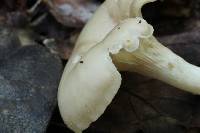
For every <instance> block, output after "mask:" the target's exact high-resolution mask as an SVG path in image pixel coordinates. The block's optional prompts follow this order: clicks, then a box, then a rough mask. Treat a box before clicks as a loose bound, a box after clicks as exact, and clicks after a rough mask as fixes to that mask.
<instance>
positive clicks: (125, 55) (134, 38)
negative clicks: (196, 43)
mask: <svg viewBox="0 0 200 133" xmlns="http://www.w3.org/2000/svg"><path fill="white" fill-rule="evenodd" d="M153 1H155V0H106V1H105V2H104V3H103V4H102V5H101V6H100V7H99V9H98V10H97V11H96V12H95V14H94V16H93V17H92V19H91V20H90V21H89V22H88V23H87V25H86V26H85V27H84V29H83V31H82V32H81V34H80V36H79V39H78V41H77V43H76V46H75V48H74V51H73V53H72V55H71V57H70V59H69V61H68V63H67V65H66V67H65V70H64V73H63V76H62V79H61V82H60V86H59V90H58V105H59V109H60V113H61V116H62V118H63V120H64V122H65V123H66V124H67V126H68V127H69V128H70V129H72V130H73V131H74V132H76V133H81V132H82V131H83V130H85V129H86V128H88V127H89V125H90V124H91V123H92V122H94V121H96V120H97V119H98V118H99V117H100V116H101V115H102V114H103V112H104V111H105V109H106V107H107V106H108V105H109V104H110V103H111V101H112V99H113V98H114V96H115V94H116V93H117V91H118V89H119V88H120V84H121V75H120V73H119V72H118V70H121V71H131V72H137V73H140V74H143V75H146V76H149V77H152V78H155V79H158V80H162V81H163V82H166V83H168V84H171V85H173V86H175V87H177V88H180V89H182V90H186V91H189V92H191V93H193V94H200V84H199V81H200V69H199V67H197V66H194V65H191V64H189V63H187V62H186V61H185V60H184V59H182V58H181V57H179V56H178V55H176V54H174V53H173V52H172V51H171V50H169V49H168V48H166V47H164V46H163V45H162V44H161V43H159V42H158V41H157V40H156V38H155V37H153V35H152V34H153V27H152V26H151V25H149V24H148V23H147V22H146V21H145V20H144V19H143V18H141V17H142V16H141V8H142V6H143V5H144V4H145V3H148V2H153Z"/></svg>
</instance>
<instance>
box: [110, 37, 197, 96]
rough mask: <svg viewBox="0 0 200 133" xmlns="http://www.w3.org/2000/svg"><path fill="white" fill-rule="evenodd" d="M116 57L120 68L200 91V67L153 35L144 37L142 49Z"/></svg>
mask: <svg viewBox="0 0 200 133" xmlns="http://www.w3.org/2000/svg"><path fill="white" fill-rule="evenodd" d="M113 60H114V62H115V64H116V65H117V67H118V69H119V70H122V71H132V72H137V73H140V74H143V75H145V76H149V77H152V78H155V79H158V80H161V81H163V82H166V83H168V84H170V85H172V86H174V87H177V88H180V89H182V90H185V91H188V92H191V93H193V94H200V84H199V83H200V68H199V67H197V66H194V65H192V64H190V63H188V62H186V61H185V60H184V59H183V58H181V57H180V56H178V55H176V54H175V53H173V52H172V51H171V50H170V49H168V48H166V47H165V46H163V45H161V44H160V43H159V42H158V41H157V40H156V39H155V38H154V37H150V38H145V39H141V42H140V47H139V49H137V50H136V51H134V52H131V53H128V52H126V51H121V52H119V53H118V54H117V55H114V56H113Z"/></svg>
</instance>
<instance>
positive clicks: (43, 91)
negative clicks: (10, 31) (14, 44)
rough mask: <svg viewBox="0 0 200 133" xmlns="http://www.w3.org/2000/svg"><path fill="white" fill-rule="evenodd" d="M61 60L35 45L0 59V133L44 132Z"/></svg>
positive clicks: (51, 109)
mask: <svg viewBox="0 0 200 133" xmlns="http://www.w3.org/2000/svg"><path fill="white" fill-rule="evenodd" d="M61 72H62V63H61V61H60V60H59V58H57V57H56V56H54V55H52V54H50V53H49V51H48V50H47V49H46V48H44V47H42V46H39V45H34V46H26V47H22V48H20V49H19V50H18V51H16V52H15V53H14V54H12V55H11V56H9V58H7V59H6V60H3V61H1V62H0V133H42V132H45V130H46V127H47V125H48V122H49V120H50V118H51V115H52V112H53V109H54V107H55V106H56V102H57V101H56V95H57V88H58V83H59V80H60V76H61Z"/></svg>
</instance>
